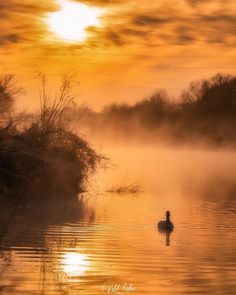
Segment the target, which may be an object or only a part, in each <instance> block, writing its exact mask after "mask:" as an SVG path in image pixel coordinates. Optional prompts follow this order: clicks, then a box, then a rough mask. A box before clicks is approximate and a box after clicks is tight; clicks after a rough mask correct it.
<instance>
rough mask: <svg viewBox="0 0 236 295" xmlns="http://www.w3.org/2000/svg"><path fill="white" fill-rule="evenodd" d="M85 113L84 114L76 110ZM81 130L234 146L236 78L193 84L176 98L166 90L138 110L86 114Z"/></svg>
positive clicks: (113, 108) (117, 107)
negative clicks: (83, 128)
mask: <svg viewBox="0 0 236 295" xmlns="http://www.w3.org/2000/svg"><path fill="white" fill-rule="evenodd" d="M78 112H79V113H80V114H81V112H82V110H81V109H80V110H78ZM81 125H82V126H85V127H86V128H87V131H90V132H91V133H92V134H95V135H96V134H98V133H102V134H103V135H105V134H106V135H107V136H112V137H113V138H117V137H118V136H120V137H122V138H126V139H127V138H136V139H138V138H140V139H141V140H143V139H144V138H145V139H148V138H149V139H150V140H152V141H153V140H155V141H163V140H164V141H168V142H175V143H178V142H179V143H190V142H192V143H208V144H214V145H224V144H232V143H236V132H235V131H236V77H235V76H232V75H225V74H218V75H216V76H214V77H212V78H210V79H209V80H201V81H197V82H192V83H191V84H190V86H189V87H188V89H186V90H184V91H183V92H182V93H181V94H180V96H179V97H177V98H175V99H173V98H171V96H170V95H169V94H168V92H167V91H165V90H158V91H156V93H154V94H153V95H151V96H150V97H149V98H146V99H143V100H141V101H139V102H137V103H135V104H134V105H129V104H126V103H122V104H117V103H113V104H110V105H108V106H106V107H104V109H103V110H102V111H101V112H94V111H93V110H91V109H87V110H86V112H84V114H83V116H82V118H81Z"/></svg>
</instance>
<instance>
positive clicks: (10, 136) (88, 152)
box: [0, 74, 106, 197]
mask: <svg viewBox="0 0 236 295" xmlns="http://www.w3.org/2000/svg"><path fill="white" fill-rule="evenodd" d="M40 78H41V82H42V84H41V85H42V87H41V97H40V99H41V109H40V112H39V114H34V115H31V116H29V115H27V114H20V115H19V114H14V113H13V106H14V98H15V95H16V94H17V93H18V92H19V88H17V87H16V86H15V84H14V77H13V76H12V75H7V74H2V76H0V115H1V117H2V121H1V128H0V189H1V190H2V194H4V195H12V196H17V194H15V191H16V190H17V191H19V188H25V187H29V186H30V185H31V186H34V187H37V186H38V187H42V186H45V185H46V186H48V187H50V188H53V189H56V188H57V189H65V188H69V190H71V191H76V190H80V189H81V186H82V184H83V182H84V180H86V178H87V177H88V175H89V173H91V172H94V171H95V169H96V168H97V166H98V165H102V164H103V163H104V162H105V161H106V158H105V157H104V156H102V155H100V154H98V153H96V152H95V151H94V150H93V149H92V148H91V147H90V146H89V144H88V143H87V141H86V140H84V139H83V138H81V137H80V136H79V135H77V134H76V133H75V132H73V130H72V129H71V128H70V125H71V124H70V122H69V121H68V117H67V116H66V112H67V111H68V109H70V108H71V107H72V106H73V99H74V97H73V95H71V89H72V83H73V79H72V78H73V77H72V76H70V75H67V76H65V77H63V80H62V83H61V87H60V88H59V91H58V92H57V93H56V95H55V97H51V96H50V95H49V94H48V93H49V91H48V90H47V83H46V79H45V77H44V76H43V75H40ZM3 115H4V116H3ZM45 197H48V195H47V196H45Z"/></svg>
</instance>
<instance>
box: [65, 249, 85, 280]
mask: <svg viewBox="0 0 236 295" xmlns="http://www.w3.org/2000/svg"><path fill="white" fill-rule="evenodd" d="M89 266H90V261H89V259H88V255H86V254H82V253H77V252H67V253H64V255H63V258H62V269H63V271H64V272H65V274H66V275H67V276H68V277H77V276H81V275H83V274H84V273H85V272H86V271H87V270H88V269H89Z"/></svg>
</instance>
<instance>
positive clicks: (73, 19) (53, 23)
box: [46, 0, 101, 42]
mask: <svg viewBox="0 0 236 295" xmlns="http://www.w3.org/2000/svg"><path fill="white" fill-rule="evenodd" d="M60 6H61V9H60V10H59V11H57V12H53V13H50V14H49V16H48V18H47V20H46V22H47V24H48V26H49V28H50V30H51V31H52V32H53V33H55V35H56V36H57V37H59V38H60V39H62V40H65V41H69V42H82V41H84V40H85V39H86V38H87V36H88V33H87V32H86V29H87V28H88V27H90V26H99V25H100V20H99V16H100V15H101V10H100V9H98V8H94V7H90V6H88V5H84V4H81V3H76V2H71V1H67V0H60Z"/></svg>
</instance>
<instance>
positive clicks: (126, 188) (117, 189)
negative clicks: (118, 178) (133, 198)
mask: <svg viewBox="0 0 236 295" xmlns="http://www.w3.org/2000/svg"><path fill="white" fill-rule="evenodd" d="M107 192H108V193H114V194H140V193H142V189H141V187H140V186H139V185H137V184H129V185H121V186H114V187H112V188H111V189H109V190H108V191H107Z"/></svg>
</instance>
